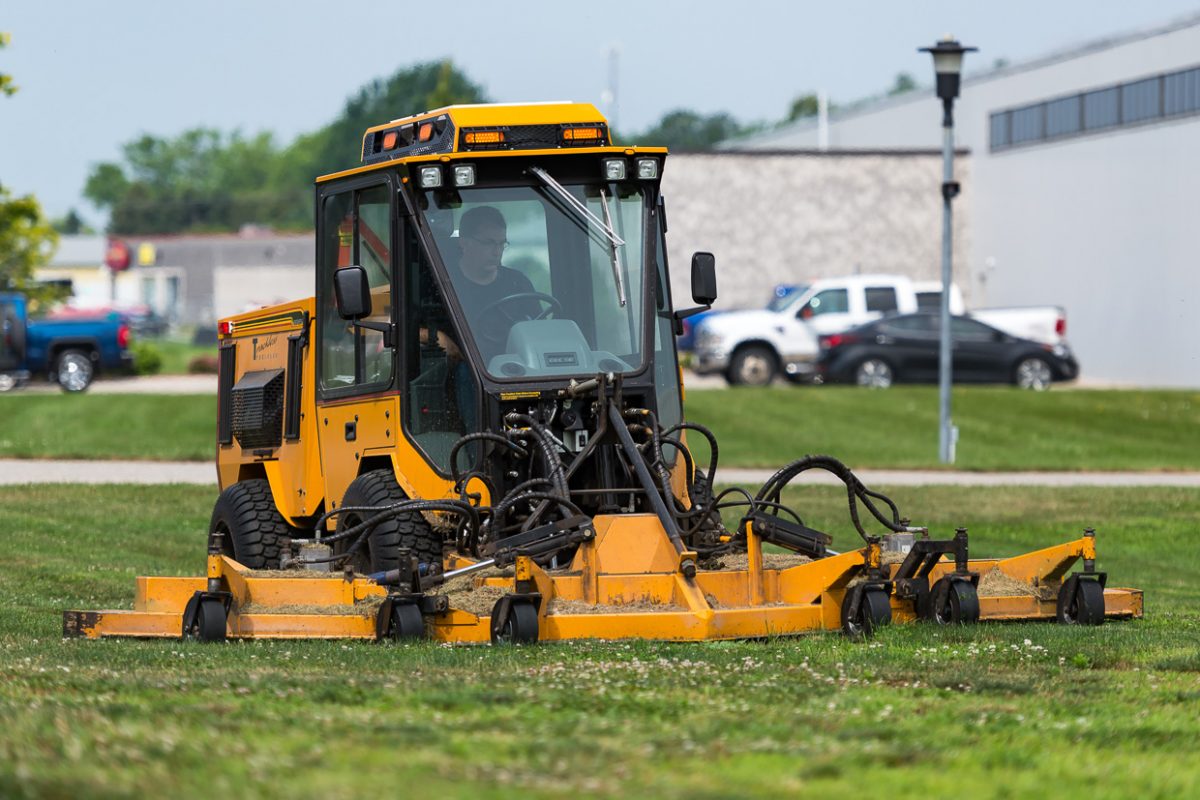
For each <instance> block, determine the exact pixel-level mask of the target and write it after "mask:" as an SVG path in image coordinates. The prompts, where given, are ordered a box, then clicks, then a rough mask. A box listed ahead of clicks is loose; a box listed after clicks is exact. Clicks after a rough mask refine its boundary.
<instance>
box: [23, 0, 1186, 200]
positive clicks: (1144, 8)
mask: <svg viewBox="0 0 1200 800" xmlns="http://www.w3.org/2000/svg"><path fill="white" fill-rule="evenodd" d="M1196 13H1200V0H1189V1H1187V2H1185V1H1184V0H1155V2H1153V3H1134V2H1129V0H1056V1H1054V2H1049V1H1048V0H1038V1H1036V2H1034V1H1032V0H1006V2H1003V3H984V2H969V1H968V0H908V1H907V2H902V1H901V0H873V1H871V2H868V1H867V0H838V1H837V2H829V0H823V1H822V2H800V1H794V2H783V1H782V0H778V1H777V2H767V0H739V1H738V2H729V1H728V0H720V1H719V2H713V1H712V0H691V2H682V1H677V0H658V1H657V2H655V0H640V2H629V1H627V0H609V2H607V3H604V4H597V3H590V2H589V3H578V4H572V3H571V2H570V0H555V1H554V2H545V1H544V0H521V2H518V3H512V2H504V3H501V2H484V1H482V0H455V2H453V3H437V2H395V1H394V0H393V1H392V2H388V1H387V0H377V2H374V3H370V4H366V3H334V2H329V0H323V1H322V2H311V1H310V0H289V1H288V2H279V1H278V0H259V1H258V2H254V0H240V1H237V0H205V1H204V2H200V3H180V2H164V0H106V2H89V1H88V0H59V1H58V2H53V3H50V2H41V1H40V0H4V1H3V3H0V31H5V32H7V33H9V34H10V35H11V37H12V41H11V43H10V45H9V46H8V47H7V48H4V49H3V50H0V73H6V74H9V75H12V76H13V79H14V82H15V83H16V85H17V86H18V87H19V91H18V92H17V94H15V95H13V96H12V97H9V98H7V99H5V98H3V97H0V184H3V185H4V186H6V187H7V188H8V189H9V190H10V191H12V192H14V193H15V194H26V193H31V192H32V193H34V194H36V195H37V197H38V198H39V199H40V200H41V202H42V205H43V207H44V208H45V210H46V211H47V213H49V214H50V215H51V216H60V215H62V214H65V213H66V212H67V210H68V209H70V208H72V207H74V208H77V209H78V210H79V212H80V213H81V214H82V215H83V216H84V218H85V219H87V220H90V221H92V222H93V223H96V222H101V221H102V220H103V215H101V214H99V213H98V212H97V211H96V209H94V208H93V207H91V206H90V204H88V203H87V201H86V200H84V199H83V197H82V190H83V185H84V182H85V181H86V179H87V175H88V171H89V169H90V168H91V165H93V164H95V163H97V162H101V161H114V160H119V158H120V147H121V145H122V144H123V143H125V142H128V141H130V140H132V139H134V138H135V137H137V136H139V135H140V134H142V133H151V134H154V135H158V136H174V135H176V134H178V133H180V132H181V131H184V130H186V129H188V128H192V127H197V126H206V127H215V128H218V129H221V130H226V131H231V130H234V129H240V130H241V131H243V132H245V133H248V134H249V133H256V132H258V131H263V130H266V131H271V132H273V133H274V134H275V135H276V137H277V141H279V142H280V143H287V142H290V141H291V140H292V139H293V138H294V137H295V136H296V135H298V134H300V133H304V132H307V131H311V130H314V129H316V128H319V127H321V126H322V125H324V124H326V123H327V122H329V121H331V120H332V119H333V118H334V117H335V116H336V115H337V114H338V112H339V110H340V109H341V107H342V105H343V103H344V102H345V100H346V98H347V97H348V96H349V95H351V94H353V93H354V92H355V91H356V90H357V89H358V88H360V87H361V86H362V85H364V84H366V83H368V82H369V81H371V80H373V79H375V78H381V77H386V76H388V75H390V74H392V73H393V72H395V71H396V70H397V69H399V68H401V67H404V66H407V65H410V64H413V63H417V62H423V61H430V60H435V59H441V58H446V57H449V58H451V59H453V60H454V61H455V63H456V64H458V65H459V66H460V67H461V68H462V69H464V70H465V71H466V72H467V74H468V75H469V76H470V77H471V78H472V79H473V80H474V81H475V82H477V83H479V84H482V85H483V86H484V88H485V90H486V92H487V93H488V95H489V96H490V97H491V98H492V99H493V100H495V101H501V102H519V101H532V100H576V101H590V102H595V103H597V104H598V105H601V108H602V110H605V111H606V112H607V113H609V116H610V118H613V117H614V116H615V123H616V124H617V125H619V127H620V129H621V130H626V131H630V130H639V129H642V128H646V127H648V126H649V125H651V124H652V123H653V122H654V121H656V120H657V119H658V118H659V117H660V116H661V115H662V114H663V113H664V112H666V111H669V110H672V109H676V108H690V109H695V110H697V111H700V112H703V113H713V112H718V111H728V112H729V113H731V114H733V115H734V116H735V117H737V118H738V119H739V120H742V121H751V120H776V119H779V118H781V117H783V116H784V115H785V114H786V113H787V109H788V107H789V105H790V103H791V100H792V99H793V98H794V97H796V96H797V95H800V94H804V93H807V92H810V91H816V90H824V91H826V92H828V94H829V96H830V98H831V99H832V100H833V101H834V102H837V103H848V102H852V101H854V100H857V99H860V98H862V97H865V96H869V95H874V94H878V93H881V92H883V91H884V90H886V89H887V87H888V86H890V85H891V83H892V81H893V80H894V79H895V76H896V74H897V73H900V72H908V73H910V74H912V75H913V76H914V77H916V78H917V80H918V81H919V82H921V83H922V84H923V85H927V84H928V85H931V83H932V64H931V60H930V58H929V56H928V55H927V54H924V53H918V52H917V50H916V48H918V47H921V46H925V45H930V44H933V43H934V42H936V41H937V40H938V39H939V38H941V37H942V36H943V35H945V34H947V33H951V34H953V35H955V36H956V37H957V38H958V39H959V40H960V41H962V42H963V43H964V44H968V45H974V46H976V47H978V48H979V49H980V52H979V53H977V54H970V55H968V56H967V64H966V71H967V73H968V74H969V73H970V72H971V71H972V70H982V69H984V68H987V67H990V66H991V65H992V64H993V63H994V61H995V60H996V59H1000V58H1004V59H1007V60H1008V61H1009V62H1011V63H1017V62H1020V61H1023V60H1027V59H1030V58H1036V57H1038V56H1042V55H1045V54H1048V53H1051V52H1054V51H1056V50H1059V49H1061V48H1064V47H1068V46H1071V45H1077V44H1082V43H1084V42H1088V41H1091V40H1094V39H1098V38H1104V37H1107V36H1111V35H1115V34H1121V33H1126V32H1129V31H1132V30H1138V29H1143V28H1151V27H1156V26H1158V25H1162V24H1165V23H1167V22H1170V21H1172V20H1175V19H1178V18H1180V17H1183V16H1188V15H1191V14H1196ZM614 48H615V50H616V52H617V53H618V54H619V55H618V58H617V85H616V97H617V101H616V108H615V111H616V114H615V115H614V114H613V111H614V109H613V108H612V107H610V106H606V105H603V104H601V99H602V97H603V93H604V91H605V89H606V88H607V87H608V75H609V71H610V59H609V53H610V52H611V51H612V50H613V49H614ZM422 110H424V109H414V108H398V109H395V111H394V112H393V114H392V115H391V116H392V117H393V118H394V117H401V116H406V115H408V114H412V113H416V112H418V111H422ZM383 121H386V120H380V122H383Z"/></svg>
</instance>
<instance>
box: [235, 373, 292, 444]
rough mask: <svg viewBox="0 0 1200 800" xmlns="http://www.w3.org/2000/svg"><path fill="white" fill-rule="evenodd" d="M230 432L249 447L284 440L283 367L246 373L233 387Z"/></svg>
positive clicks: (278, 442)
mask: <svg viewBox="0 0 1200 800" xmlns="http://www.w3.org/2000/svg"><path fill="white" fill-rule="evenodd" d="M232 395H233V413H232V414H231V417H232V422H233V426H232V427H233V435H234V436H236V437H237V440H238V442H239V443H241V445H242V447H243V448H245V449H247V450H249V449H254V448H262V447H278V446H279V445H280V444H281V443H282V441H283V370H281V369H268V370H261V371H259V372H247V373H246V374H245V375H243V376H242V379H241V380H240V381H238V382H237V384H236V385H235V386H234V387H233V392H232Z"/></svg>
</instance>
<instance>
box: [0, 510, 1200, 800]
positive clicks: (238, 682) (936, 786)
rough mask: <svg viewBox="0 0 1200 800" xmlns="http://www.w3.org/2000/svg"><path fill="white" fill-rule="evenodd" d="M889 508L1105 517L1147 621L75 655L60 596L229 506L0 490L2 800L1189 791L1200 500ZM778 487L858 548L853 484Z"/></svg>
mask: <svg viewBox="0 0 1200 800" xmlns="http://www.w3.org/2000/svg"><path fill="white" fill-rule="evenodd" d="M874 488H883V489H885V490H886V488H887V487H874ZM890 494H891V495H892V497H893V498H894V499H895V500H896V501H897V502H898V503H899V504H900V506H901V509H902V510H904V511H905V512H906V513H910V514H912V516H913V519H914V521H915V522H924V523H929V524H932V525H934V526H935V529H939V530H940V529H941V528H943V527H948V526H952V525H955V524H965V525H968V526H969V527H970V528H971V536H972V539H971V541H972V548H973V551H974V552H975V553H976V554H980V555H990V554H1006V553H1009V552H1018V551H1020V550H1024V549H1027V548H1028V547H1029V546H1030V545H1047V544H1051V543H1054V542H1057V541H1061V540H1062V539H1065V538H1069V537H1071V536H1073V535H1075V532H1076V531H1077V530H1078V529H1079V528H1080V527H1081V526H1082V525H1083V524H1087V523H1092V524H1096V525H1097V527H1099V528H1100V537H1101V538H1100V540H1099V546H1100V548H1101V557H1102V566H1103V567H1105V568H1107V569H1109V570H1110V572H1111V573H1112V576H1113V581H1114V582H1115V583H1118V584H1121V585H1138V586H1141V587H1142V588H1144V589H1145V590H1146V591H1147V604H1146V605H1147V613H1148V617H1147V619H1146V620H1144V621H1141V622H1127V623H1108V624H1106V625H1104V626H1103V627H1101V628H1098V629H1087V628H1075V627H1070V628H1068V627H1062V626H1056V625H1035V624H1010V625H981V626H977V627H972V628H963V629H947V628H933V627H929V626H925V625H920V626H896V627H892V628H887V629H884V631H883V632H882V633H881V635H880V636H878V637H877V638H876V639H875V640H874V641H873V642H871V643H868V644H852V643H850V642H847V641H845V640H844V639H843V638H841V637H840V636H838V635H836V634H829V635H826V634H821V635H812V636H806V637H798V638H790V639H773V640H769V641H760V642H713V643H707V644H667V643H624V642H616V643H608V642H581V643H574V644H563V645H543V646H538V647H530V648H515V649H497V648H478V647H476V648H445V647H439V646H436V645H430V644H415V645H401V646H395V645H371V644H364V643H344V642H295V641H292V642H289V641H278V642H267V641H259V642H241V643H229V644H226V645H215V646H214V645H209V646H205V645H199V644H196V643H182V642H175V641H99V642H88V641H79V640H71V641H62V640H61V639H60V638H59V631H60V626H61V610H62V609H63V608H66V607H84V608H99V607H112V606H114V605H128V603H129V601H130V599H131V598H132V594H133V576H134V575H135V574H140V573H146V572H152V573H157V574H171V573H192V574H199V572H200V570H201V569H202V566H203V559H204V556H203V546H204V530H205V525H206V522H207V519H208V514H209V511H210V508H211V504H212V501H213V499H214V498H213V492H212V491H211V490H207V489H203V488H199V487H153V488H145V487H129V486H106V487H71V486H39V487H29V488H7V487H6V488H0V531H2V532H3V541H4V558H3V559H2V560H0V653H2V656H0V719H3V720H4V725H3V727H2V728H0V795H2V796H6V797H9V796H12V797H23V796H24V797H40V796H54V797H58V796H117V797H134V796H138V797H141V796H160V795H163V794H166V793H170V794H171V796H172V797H175V798H190V797H212V796H214V795H218V796H237V797H277V796H294V797H318V796H331V795H333V796H350V795H360V794H379V793H381V790H382V792H383V793H385V794H386V793H388V791H389V790H388V788H386V787H419V790H417V794H419V795H420V796H445V797H463V798H475V797H485V798H489V797H524V798H530V797H533V798H542V797H547V798H548V797H562V796H564V795H572V796H577V797H600V796H621V797H655V798H685V797H686V798H718V797H731V796H736V797H764V798H767V797H770V798H778V797H780V796H795V795H797V794H800V793H805V792H806V793H808V794H811V795H813V796H844V797H850V796H855V795H857V794H860V793H861V792H862V788H863V786H876V787H887V790H888V791H890V792H893V793H897V792H898V793H901V794H903V795H906V796H907V795H910V794H911V795H918V794H920V795H927V796H959V795H964V796H965V795H969V796H971V797H972V798H992V797H1023V796H1029V795H1034V794H1037V795H1041V794H1045V793H1046V792H1047V791H1054V792H1058V791H1061V792H1063V793H1065V794H1066V795H1067V796H1076V795H1086V796H1088V797H1094V798H1108V797H1112V798H1125V797H1133V796H1136V797H1148V798H1159V797H1162V798H1173V797H1186V796H1192V795H1194V794H1195V789H1196V787H1197V785H1198V784H1200V764H1198V763H1197V761H1196V759H1195V757H1194V752H1193V750H1194V748H1193V747H1192V743H1193V742H1195V740H1196V738H1197V736H1198V735H1200V717H1198V716H1197V714H1196V707H1197V704H1198V703H1200V662H1198V661H1197V660H1196V653H1197V652H1200V597H1198V596H1197V590H1196V588H1195V587H1194V585H1191V576H1193V575H1194V574H1195V572H1196V569H1197V568H1198V567H1200V563H1198V562H1200V556H1198V555H1197V551H1196V548H1195V547H1194V546H1191V536H1192V535H1193V533H1194V520H1195V519H1196V517H1197V514H1196V510H1197V508H1198V506H1200V490H1194V489H1166V488H1155V489H1095V488H1072V489H1063V490H1054V491H1051V490H1037V491H1024V490H1013V489H1007V488H971V489H959V488H945V487H937V488H904V489H895V490H891V491H890ZM787 499H788V501H789V502H793V503H794V504H795V505H797V507H798V508H799V510H801V513H803V514H804V515H805V519H806V521H808V522H810V523H811V524H814V525H816V526H818V527H823V528H825V529H827V530H830V531H831V532H834V533H835V534H836V535H837V537H838V541H839V543H842V544H846V543H853V540H854V539H853V536H852V535H848V534H847V531H848V530H849V529H848V525H847V522H846V515H845V511H844V503H845V500H844V495H843V494H842V493H840V492H838V491H836V490H835V489H833V488H831V487H804V488H802V489H796V490H791V491H789V494H788V497H787ZM731 521H732V520H731ZM1185 578H1186V579H1185Z"/></svg>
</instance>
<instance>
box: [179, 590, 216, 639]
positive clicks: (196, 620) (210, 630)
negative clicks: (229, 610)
mask: <svg viewBox="0 0 1200 800" xmlns="http://www.w3.org/2000/svg"><path fill="white" fill-rule="evenodd" d="M193 604H195V605H193ZM192 609H195V616H194V617H192V624H191V625H190V626H188V627H185V628H184V629H183V638H185V639H194V640H196V641H199V642H223V641H225V604H224V603H222V602H221V601H220V600H218V599H216V598H213V597H207V598H200V597H193V598H192V599H191V600H190V601H189V602H188V609H187V611H185V612H184V619H185V620H186V619H188V618H189V616H191V611H192Z"/></svg>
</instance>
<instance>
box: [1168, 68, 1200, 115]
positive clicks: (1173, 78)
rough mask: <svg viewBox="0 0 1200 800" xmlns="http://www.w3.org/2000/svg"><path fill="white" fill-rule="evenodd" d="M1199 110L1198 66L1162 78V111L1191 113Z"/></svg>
mask: <svg viewBox="0 0 1200 800" xmlns="http://www.w3.org/2000/svg"><path fill="white" fill-rule="evenodd" d="M1198 110H1200V68H1197V69H1189V70H1185V71H1184V72H1176V73H1174V74H1171V75H1167V76H1166V77H1164V78H1163V113H1164V114H1166V115H1168V116H1174V115H1175V114H1192V113H1195V112H1196V111H1198Z"/></svg>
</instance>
